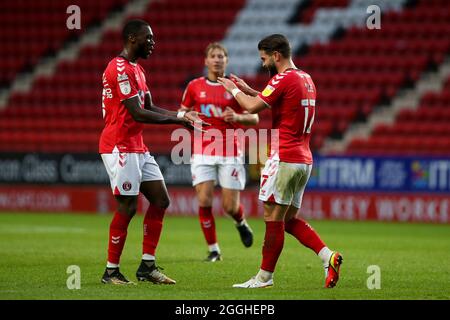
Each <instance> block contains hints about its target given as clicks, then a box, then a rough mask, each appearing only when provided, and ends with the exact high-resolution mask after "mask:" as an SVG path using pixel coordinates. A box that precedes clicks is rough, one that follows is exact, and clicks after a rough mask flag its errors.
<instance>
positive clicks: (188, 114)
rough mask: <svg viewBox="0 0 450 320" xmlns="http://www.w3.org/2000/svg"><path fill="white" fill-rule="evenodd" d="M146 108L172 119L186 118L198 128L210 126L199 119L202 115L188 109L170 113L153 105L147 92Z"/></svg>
mask: <svg viewBox="0 0 450 320" xmlns="http://www.w3.org/2000/svg"><path fill="white" fill-rule="evenodd" d="M144 108H145V109H147V110H149V111H153V112H157V113H160V114H164V115H168V116H172V117H178V118H186V119H187V120H189V121H191V122H193V123H195V124H196V126H197V127H199V126H200V127H201V126H203V125H204V126H209V123H206V122H204V121H203V120H202V119H200V117H199V115H200V113H198V112H197V111H191V110H189V109H187V108H186V109H182V108H180V110H178V111H170V110H167V109H164V108H161V107H158V106H156V105H155V104H154V103H153V100H152V95H151V93H150V92H147V93H146V94H145V101H144Z"/></svg>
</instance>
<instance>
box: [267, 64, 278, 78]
mask: <svg viewBox="0 0 450 320" xmlns="http://www.w3.org/2000/svg"><path fill="white" fill-rule="evenodd" d="M267 70H269V75H270V77H271V78H272V77H274V76H275V75H276V74H278V70H277V67H275V64H271V65H269V66H267Z"/></svg>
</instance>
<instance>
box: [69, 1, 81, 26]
mask: <svg viewBox="0 0 450 320" xmlns="http://www.w3.org/2000/svg"><path fill="white" fill-rule="evenodd" d="M66 13H67V14H70V16H68V17H67V19H66V27H67V29H69V30H74V29H77V30H80V29H81V9H80V7H79V6H77V5H75V4H72V5H70V6H68V7H67V9H66Z"/></svg>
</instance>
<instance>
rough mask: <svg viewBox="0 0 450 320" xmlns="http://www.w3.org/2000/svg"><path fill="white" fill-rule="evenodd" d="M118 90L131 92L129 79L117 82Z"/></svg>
mask: <svg viewBox="0 0 450 320" xmlns="http://www.w3.org/2000/svg"><path fill="white" fill-rule="evenodd" d="M119 87H120V92H122V93H123V94H129V93H130V92H131V86H130V82H129V81H124V82H119Z"/></svg>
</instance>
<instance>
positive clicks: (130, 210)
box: [118, 204, 137, 217]
mask: <svg viewBox="0 0 450 320" xmlns="http://www.w3.org/2000/svg"><path fill="white" fill-rule="evenodd" d="M118 211H119V212H120V213H122V214H126V215H127V216H129V217H133V216H134V215H135V214H136V211H137V206H136V205H135V204H130V205H122V206H119V210H118Z"/></svg>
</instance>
